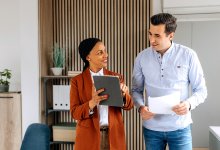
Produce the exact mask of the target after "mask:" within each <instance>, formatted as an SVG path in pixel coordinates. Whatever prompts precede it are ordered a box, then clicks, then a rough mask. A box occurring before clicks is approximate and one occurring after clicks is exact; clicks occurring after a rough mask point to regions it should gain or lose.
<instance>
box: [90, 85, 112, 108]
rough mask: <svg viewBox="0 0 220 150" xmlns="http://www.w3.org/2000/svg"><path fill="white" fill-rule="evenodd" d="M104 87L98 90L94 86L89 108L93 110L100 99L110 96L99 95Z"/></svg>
mask: <svg viewBox="0 0 220 150" xmlns="http://www.w3.org/2000/svg"><path fill="white" fill-rule="evenodd" d="M103 91H105V90H104V88H102V89H99V90H98V91H96V89H95V87H94V86H92V99H91V100H90V101H89V108H90V109H91V110H92V109H93V108H94V107H95V106H96V105H97V104H99V103H100V101H103V100H106V99H107V98H108V95H107V94H106V95H102V96H99V94H100V93H102V92H103Z"/></svg>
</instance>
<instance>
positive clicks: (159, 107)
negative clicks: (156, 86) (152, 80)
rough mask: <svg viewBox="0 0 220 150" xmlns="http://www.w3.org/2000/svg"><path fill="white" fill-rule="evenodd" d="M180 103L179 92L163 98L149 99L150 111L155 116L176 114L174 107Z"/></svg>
mask: <svg viewBox="0 0 220 150" xmlns="http://www.w3.org/2000/svg"><path fill="white" fill-rule="evenodd" d="M179 103H180V93H179V92H175V93H173V94H170V95H165V96H161V97H148V106H149V110H150V112H153V113H155V114H174V112H173V111H172V107H173V106H175V105H177V104H179Z"/></svg>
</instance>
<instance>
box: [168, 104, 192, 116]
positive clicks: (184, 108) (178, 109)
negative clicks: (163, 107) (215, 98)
mask: <svg viewBox="0 0 220 150" xmlns="http://www.w3.org/2000/svg"><path fill="white" fill-rule="evenodd" d="M189 108H190V103H189V102H188V101H183V102H181V103H180V104H178V105H176V106H174V107H173V108H172V110H173V111H174V112H175V113H176V114H177V115H186V114H187V113H188V112H189Z"/></svg>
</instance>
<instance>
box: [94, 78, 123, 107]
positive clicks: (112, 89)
mask: <svg viewBox="0 0 220 150" xmlns="http://www.w3.org/2000/svg"><path fill="white" fill-rule="evenodd" d="M93 80H94V85H95V88H96V90H99V89H101V88H104V89H105V91H103V92H102V93H100V95H105V94H107V95H108V96H109V97H108V99H106V100H103V101H101V102H100V103H99V104H100V105H108V106H116V107H122V106H123V97H122V93H121V89H120V81H119V78H118V77H117V76H109V75H104V76H93Z"/></svg>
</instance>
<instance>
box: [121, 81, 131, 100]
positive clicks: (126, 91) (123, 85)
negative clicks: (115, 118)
mask: <svg viewBox="0 0 220 150" xmlns="http://www.w3.org/2000/svg"><path fill="white" fill-rule="evenodd" d="M120 87H121V91H122V95H123V97H124V96H125V93H129V90H128V87H127V86H126V85H125V84H123V83H121V84H120Z"/></svg>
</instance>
